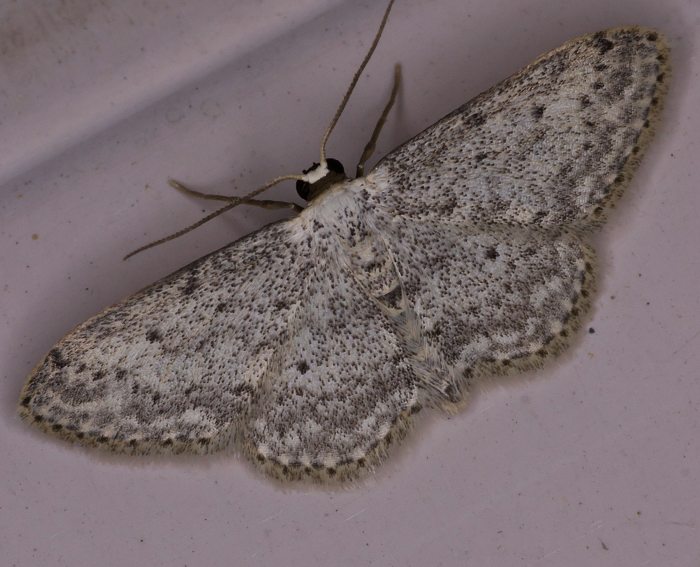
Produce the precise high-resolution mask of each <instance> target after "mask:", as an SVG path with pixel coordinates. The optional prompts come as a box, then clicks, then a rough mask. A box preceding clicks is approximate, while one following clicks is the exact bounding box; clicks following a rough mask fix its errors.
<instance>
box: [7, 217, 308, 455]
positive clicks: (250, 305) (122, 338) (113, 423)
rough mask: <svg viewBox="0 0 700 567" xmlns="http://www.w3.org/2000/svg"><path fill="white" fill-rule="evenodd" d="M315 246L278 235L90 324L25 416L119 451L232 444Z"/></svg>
mask: <svg viewBox="0 0 700 567" xmlns="http://www.w3.org/2000/svg"><path fill="white" fill-rule="evenodd" d="M306 248H308V244H307V243H305V242H303V241H302V242H297V243H295V244H294V245H292V244H291V242H290V233H289V230H288V225H287V223H278V224H273V225H269V226H267V227H265V228H263V229H262V230H260V231H258V232H256V233H254V234H252V235H249V236H247V237H245V238H243V239H241V240H238V241H237V242H234V243H233V244H231V245H229V246H227V247H225V248H223V249H221V250H219V251H217V252H214V253H212V254H210V255H208V256H206V257H204V258H202V259H200V260H198V261H196V262H194V263H193V264H190V265H189V266H187V267H185V268H183V269H182V270H180V271H178V272H176V273H175V274H173V275H171V276H169V277H167V278H165V279H163V280H162V281H160V282H158V283H156V284H154V285H152V286H150V287H148V288H147V289H145V290H143V291H141V292H140V293H137V294H136V295H134V296H132V297H129V298H128V299H126V300H124V301H123V302H121V303H119V304H117V305H115V306H113V307H111V308H109V309H107V310H105V311H104V312H102V313H100V314H99V315H97V316H95V317H93V318H92V319H90V320H88V321H87V322H85V323H83V324H81V325H80V326H78V327H77V328H76V329H74V330H73V331H72V332H71V333H69V334H68V335H67V336H66V337H64V338H63V339H62V340H61V341H59V342H58V344H56V346H54V348H53V349H51V351H50V352H49V353H48V355H47V356H46V358H45V360H44V361H43V362H41V363H40V364H39V365H38V366H37V367H36V368H35V369H34V371H33V372H32V374H31V375H30V376H29V378H28V381H27V383H26V385H25V387H24V390H23V392H22V396H21V401H20V411H21V413H22V414H23V416H24V417H26V418H27V419H28V420H31V421H33V422H35V423H37V424H38V425H40V426H41V427H43V428H44V429H46V430H48V431H52V432H55V433H57V434H59V435H61V436H64V437H68V438H70V439H72V440H78V441H81V442H83V443H85V444H92V445H104V446H106V447H110V448H112V449H115V450H119V451H130V452H139V453H151V452H180V451H195V452H206V451H211V450H214V449H217V448H220V447H222V446H225V445H227V444H228V443H229V442H230V440H231V437H232V435H235V430H236V426H237V424H238V423H242V422H243V421H244V420H245V418H246V416H247V415H248V412H249V408H250V404H251V400H252V398H253V397H254V396H255V391H256V388H257V387H258V383H259V381H260V380H261V378H262V376H263V375H264V374H265V373H266V372H268V367H269V365H270V364H271V362H272V361H273V359H274V357H275V354H276V351H277V350H278V348H279V345H280V344H281V343H284V342H285V341H287V340H288V339H289V335H288V333H289V321H290V319H292V318H293V317H294V316H295V313H296V311H297V310H298V309H299V306H300V303H301V302H302V294H301V286H300V285H299V282H301V281H303V274H304V272H305V271H306V270H308V268H309V265H310V263H311V259H310V258H309V257H308V254H306V253H305V249H306Z"/></svg>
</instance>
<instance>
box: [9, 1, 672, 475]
mask: <svg viewBox="0 0 700 567" xmlns="http://www.w3.org/2000/svg"><path fill="white" fill-rule="evenodd" d="M387 13H388V10H387ZM386 15H387V14H385V19H384V21H386ZM384 21H383V22H384ZM382 26H383V24H382ZM380 31H381V28H380ZM378 36H379V34H378V35H377V38H375V43H374V45H376V40H377V39H378ZM374 45H373V48H374ZM373 48H372V49H373ZM370 54H371V50H370ZM370 54H368V57H366V58H365V62H366V60H367V59H368V58H369V55H370ZM667 58H668V48H667V46H666V43H665V41H664V39H663V38H662V36H661V35H660V34H659V33H658V32H657V31H654V30H652V29H645V28H641V27H635V26H630V27H621V28H616V29H610V30H606V31H601V32H598V33H594V34H591V35H584V36H582V37H579V38H577V39H573V40H571V41H569V42H568V43H565V44H564V45H562V46H561V47H559V48H557V49H554V50H553V51H550V52H548V53H546V54H544V55H542V56H541V57H539V58H538V59H537V60H536V61H534V62H533V63H532V64H530V65H529V66H527V67H525V68H524V69H523V70H521V71H520V72H518V73H516V74H515V75H513V76H512V77H510V78H508V79H506V80H504V81H503V82H501V83H499V84H497V85H496V86H494V87H493V88H491V89H489V90H487V91H486V92H484V93H482V94H480V95H479V96H477V97H476V98H474V99H472V100H470V101H469V102H467V103H466V104H464V105H463V106H461V107H460V108H458V109H456V110H455V111H454V112H452V113H450V114H448V115H447V116H445V117H444V118H442V119H441V120H439V121H438V122H436V123H435V124H433V125H432V126H430V127H429V128H427V129H426V130H424V131H423V132H421V133H420V134H418V135H417V136H415V137H414V138H412V139H411V140H409V141H408V142H406V143H405V144H403V145H402V146H400V147H398V148H396V149H395V150H394V151H392V152H390V153H389V154H388V155H387V156H385V157H384V158H383V159H382V160H381V161H379V162H378V163H377V165H376V166H375V167H373V168H372V169H371V170H370V171H369V172H368V173H367V174H366V175H360V176H358V177H356V178H355V179H349V178H348V177H347V176H346V175H345V172H344V168H343V167H342V165H341V164H340V163H339V162H337V161H336V160H332V159H326V157H325V153H324V150H323V149H322V153H321V161H320V163H318V164H315V165H314V167H313V168H312V169H310V170H307V171H306V172H305V173H304V174H301V175H297V176H288V177H293V178H294V179H297V189H298V191H299V194H300V195H301V196H302V197H303V198H304V199H305V200H307V201H308V205H307V206H306V207H305V208H303V209H301V207H298V206H296V208H298V209H300V212H298V214H297V215H296V216H294V217H293V218H290V219H289V220H284V221H281V222H277V223H273V224H270V225H267V226H265V227H264V228H262V229H260V230H258V231H257V232H254V233H252V234H249V235H248V236H245V237H244V238H241V239H240V240H237V241H235V242H233V243H232V244H229V245H228V246H226V247H224V248H222V249H220V250H217V251H216V252H213V253H211V254H209V255H207V256H205V257H203V258H200V259H199V260H197V261H195V262H193V263H192V264H190V265H188V266H186V267H184V268H182V269H181V270H179V271H177V272H175V273H174V274H172V275H170V276H168V277H166V278H164V279H162V280H161V281H158V282H157V283H155V284H153V285H151V286H150V287H148V288H146V289H145V290H143V291H141V292H139V293H137V294H135V295H133V296H131V297H128V298H127V299H125V300H123V301H122V302H120V303H118V304H116V305H114V306H112V307H109V308H108V309H106V310H105V311H103V312H101V313H100V314H98V315H96V316H95V317H93V318H91V319H89V320H88V321H86V322H85V323H83V324H81V325H79V326H78V327H77V328H76V329H74V330H73V331H71V332H70V333H69V334H68V335H66V336H65V337H64V338H63V339H61V340H60V341H59V342H58V343H57V344H56V345H55V346H54V347H53V348H52V349H51V350H50V351H49V352H48V354H47V355H46V357H45V358H44V359H43V360H42V361H41V362H40V363H39V364H38V365H37V366H36V368H34V370H33V371H32V372H31V374H30V375H29V377H28V379H27V382H26V384H25V386H24V389H23V390H22V393H21V397H20V404H19V409H20V413H21V415H22V416H23V417H24V418H25V419H26V420H27V421H29V422H32V423H34V424H36V425H37V426H39V427H41V428H42V429H44V430H46V431H48V432H51V433H54V434H57V435H59V436H61V437H64V438H66V439H69V440H71V441H76V442H79V443H81V444H83V445H89V446H101V447H104V448H108V449H111V450H114V451H118V452H123V453H135V454H154V453H185V452H186V453H210V452H214V451H218V450H222V449H229V450H234V451H237V452H240V453H243V454H245V455H246V456H248V457H249V458H250V459H251V460H252V462H253V463H255V464H257V465H258V466H259V467H260V468H261V469H263V470H264V471H265V472H266V473H269V474H271V475H273V476H276V477H278V478H282V479H289V480H297V479H317V480H329V479H335V480H345V479H351V478H355V477H357V476H359V475H360V474H361V473H362V472H363V471H366V470H371V469H372V468H373V467H374V466H376V465H377V464H378V463H379V462H380V461H381V460H382V458H383V457H384V456H385V452H386V450H387V447H388V446H389V445H390V444H391V443H392V442H394V441H396V440H398V439H399V438H401V437H402V436H403V435H404V434H405V433H406V431H407V428H408V427H409V425H410V423H411V420H412V415H413V414H414V413H416V412H417V411H418V410H419V409H421V408H422V407H429V408H436V409H438V410H444V411H447V412H451V411H455V410H456V409H459V408H461V407H462V406H463V405H464V404H465V403H466V400H467V397H468V394H469V391H470V389H471V388H472V386H473V384H474V383H475V381H476V380H477V379H479V378H481V377H483V376H488V375H493V374H504V373H508V372H514V371H521V370H523V369H528V368H531V367H535V366H539V365H540V364H541V362H543V361H544V360H545V359H547V358H549V357H551V356H552V355H555V354H556V353H558V352H559V351H560V350H561V349H562V348H563V347H565V346H566V345H567V344H568V342H569V341H570V339H571V336H572V333H573V331H574V330H575V329H576V328H577V325H578V323H579V321H580V318H581V317H582V315H583V314H584V313H585V311H586V309H587V308H588V306H589V304H590V300H591V294H592V291H593V285H594V282H593V275H594V266H595V253H594V250H593V248H592V247H591V244H590V243H589V237H590V235H591V233H592V232H593V231H594V230H595V229H596V228H597V227H599V226H600V225H601V223H602V222H603V220H604V219H605V217H606V213H607V211H608V210H609V209H610V207H611V206H612V205H613V203H614V202H615V201H616V199H617V198H618V197H619V195H620V193H621V191H622V189H623V187H625V186H626V185H627V183H628V182H629V180H630V177H631V174H632V171H633V169H634V167H635V166H636V164H637V163H638V160H639V157H640V155H641V151H642V149H643V148H644V146H645V144H646V142H647V141H648V140H649V138H650V136H651V131H652V127H653V125H654V122H655V119H656V118H657V116H658V113H659V109H660V101H661V97H662V94H663V92H664V90H665V85H666V82H667V80H666V75H667ZM363 65H364V63H363ZM362 68H363V67H361V69H362ZM361 69H360V71H361ZM357 76H359V71H358V73H357V74H356V78H357ZM350 90H352V87H351V89H350ZM348 96H349V92H348ZM346 99H347V96H346ZM344 102H345V101H344ZM343 104H344V103H343ZM342 106H343V105H341V109H342ZM387 108H388V107H387ZM383 118H385V116H383ZM336 119H337V116H336ZM380 122H381V120H380ZM331 129H332V126H331ZM329 130H330V129H329ZM328 133H329V132H327V134H328ZM325 139H327V136H326V138H324V144H325ZM323 147H324V145H323V144H322V148H323ZM262 189H264V188H262ZM258 192H259V191H258ZM258 192H254V193H252V194H251V195H249V196H248V198H249V199H252V197H254V196H255V194H257V193H258ZM242 201H243V200H242V199H238V200H236V199H234V198H229V205H228V206H227V207H225V208H230V207H232V206H234V205H235V204H240V203H241V202H242ZM261 202H263V201H261ZM263 203H265V202H263ZM267 203H268V204H270V203H273V202H267Z"/></svg>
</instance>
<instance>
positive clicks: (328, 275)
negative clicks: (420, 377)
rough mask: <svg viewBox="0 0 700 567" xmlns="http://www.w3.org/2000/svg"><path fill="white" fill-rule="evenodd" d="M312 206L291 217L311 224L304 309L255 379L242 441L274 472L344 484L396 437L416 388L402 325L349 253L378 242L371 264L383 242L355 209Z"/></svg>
mask: <svg viewBox="0 0 700 567" xmlns="http://www.w3.org/2000/svg"><path fill="white" fill-rule="evenodd" d="M313 209H314V207H310V208H309V209H307V210H306V211H305V212H304V213H302V215H300V217H299V218H297V219H295V220H294V221H292V222H294V223H298V225H304V224H308V225H309V227H311V226H313V235H314V242H315V246H316V249H315V251H314V252H313V256H314V259H315V263H314V266H313V267H312V268H310V269H309V270H308V271H307V272H306V274H305V285H304V293H305V298H304V307H303V311H300V313H299V315H298V316H297V318H296V319H295V321H294V323H293V331H292V332H290V333H289V334H288V335H287V338H286V340H285V342H284V343H283V344H282V345H281V348H280V349H279V350H278V352H277V356H276V357H275V359H274V361H272V362H271V364H270V365H269V366H268V369H267V372H266V374H265V375H264V377H263V379H262V381H261V384H260V389H259V393H258V396H257V398H256V400H255V403H254V405H253V408H252V412H251V415H250V420H249V423H248V427H247V429H246V431H245V433H244V435H243V439H242V444H243V446H244V448H245V450H246V452H247V453H248V454H249V455H250V456H251V457H252V458H253V460H254V461H255V462H257V463H258V465H259V466H261V467H262V468H263V469H264V470H266V472H268V473H270V474H273V475H275V476H278V477H279V478H282V479H288V480H291V479H298V478H315V479H321V480H324V479H338V480H342V479H347V478H351V477H355V476H357V475H358V474H361V473H362V472H363V470H368V469H369V468H370V467H372V465H374V464H376V463H378V461H379V460H380V459H381V458H382V456H383V455H384V452H385V449H386V447H387V445H388V444H389V443H391V442H392V441H395V440H397V439H398V438H399V437H401V436H402V434H403V432H404V431H405V430H406V427H407V425H408V423H409V416H410V414H411V413H412V411H415V410H416V408H417V404H418V386H417V384H416V378H415V375H414V373H413V371H412V367H411V360H410V357H411V355H412V352H411V351H409V349H408V347H407V345H406V342H405V337H404V336H403V334H402V329H401V326H400V325H399V323H398V321H397V320H396V319H395V317H394V316H393V315H394V313H393V311H392V310H391V309H390V308H386V307H385V306H384V305H383V304H382V303H381V302H379V301H377V300H376V299H375V298H374V297H373V295H372V292H373V291H377V293H379V294H380V295H381V293H382V291H381V290H382V286H383V284H382V281H383V280H385V279H386V278H385V277H384V276H383V275H381V274H376V277H375V274H374V271H375V270H374V268H373V267H372V266H369V265H368V264H363V265H359V264H360V263H362V262H363V261H365V260H366V261H367V262H368V263H369V262H371V261H370V260H369V259H368V258H366V256H363V257H362V258H359V257H358V256H357V255H356V254H354V252H357V250H360V249H361V250H366V249H368V248H372V246H373V245H375V244H376V245H378V246H379V247H380V253H379V254H378V255H377V256H378V258H377V261H379V260H382V259H384V260H386V259H387V256H386V254H385V253H383V252H385V249H384V248H383V245H382V243H381V241H378V240H377V239H376V235H372V234H371V233H368V232H366V231H363V230H362V229H360V228H359V224H361V222H359V223H358V219H357V216H356V215H355V214H354V213H350V214H348V215H345V216H343V215H338V216H334V215H326V216H325V217H324V214H323V212H321V214H316V211H315V210H313ZM345 212H346V213H347V210H346V211H345ZM340 225H342V226H340ZM310 230H311V229H310V228H309V229H306V230H300V234H308V233H310ZM339 232H340V233H342V232H345V233H346V235H347V234H348V233H352V234H353V238H355V239H356V242H354V243H348V242H347V241H343V235H339ZM353 244H356V246H353ZM379 256H381V257H379ZM371 263H372V265H373V266H376V262H371ZM389 271H390V272H393V266H389ZM390 277H391V275H389V279H390Z"/></svg>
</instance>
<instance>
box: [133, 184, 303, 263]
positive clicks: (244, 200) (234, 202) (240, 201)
mask: <svg viewBox="0 0 700 567" xmlns="http://www.w3.org/2000/svg"><path fill="white" fill-rule="evenodd" d="M289 179H296V180H299V179H302V180H303V179H304V178H303V177H302V176H301V175H280V176H279V177H275V178H274V179H273V180H272V181H268V182H267V183H266V184H265V185H263V186H262V187H258V188H257V189H256V190H255V191H251V192H250V193H248V194H247V195H245V196H243V197H231V202H230V203H229V204H228V205H225V206H223V207H221V208H220V209H217V210H216V211H214V212H212V213H209V214H208V215H207V216H205V217H204V218H202V219H200V220H198V221H197V222H196V223H194V224H191V225H190V226H188V227H185V228H183V229H182V230H178V231H177V232H174V233H173V234H171V235H169V236H165V237H163V238H160V239H158V240H155V241H153V242H150V243H149V244H146V245H144V246H141V247H140V248H137V249H136V250H134V251H132V252H129V253H128V254H127V255H126V256H124V258H123V260H128V259H129V258H131V257H132V256H134V255H135V254H138V253H139V252H143V251H144V250H148V249H149V248H153V247H154V246H160V245H161V244H165V243H166V242H169V241H171V240H174V239H176V238H179V237H180V236H182V235H184V234H187V233H188V232H190V231H192V230H194V229H195V228H199V227H200V226H202V225H203V224H205V223H207V222H209V221H210V220H212V219H214V218H216V217H218V216H219V215H221V214H223V213H225V212H226V211H230V210H231V209H233V208H234V207H237V206H238V205H246V204H254V203H251V202H250V200H251V199H252V198H253V197H255V196H256V195H258V194H259V193H262V192H263V191H267V190H268V189H269V188H270V187H272V186H273V185H277V184H278V183H280V182H281V181H287V180H289ZM169 183H170V185H171V186H172V187H175V188H176V189H179V190H185V189H186V188H185V186H184V185H182V184H180V183H178V182H177V181H174V180H172V179H171V180H169ZM188 191H189V192H190V193H193V194H197V193H198V192H197V191H191V190H188ZM199 195H203V194H202V193H200V194H199Z"/></svg>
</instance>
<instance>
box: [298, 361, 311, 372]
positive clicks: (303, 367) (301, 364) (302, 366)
mask: <svg viewBox="0 0 700 567" xmlns="http://www.w3.org/2000/svg"><path fill="white" fill-rule="evenodd" d="M297 370H298V371H299V372H301V373H302V374H306V373H307V371H308V370H309V364H308V363H307V362H306V361H305V360H302V361H300V362H299V364H297Z"/></svg>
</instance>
